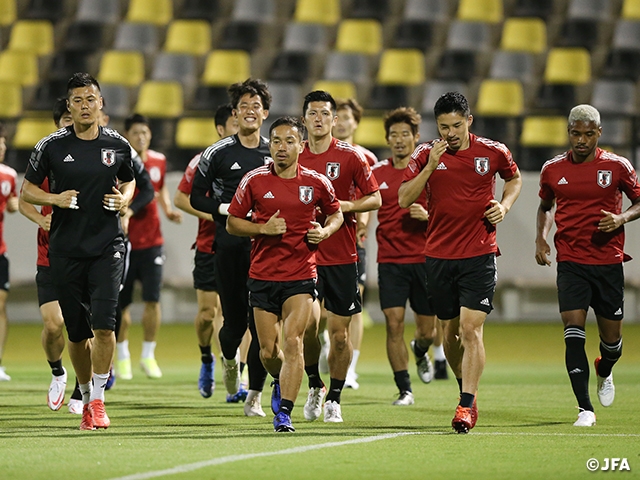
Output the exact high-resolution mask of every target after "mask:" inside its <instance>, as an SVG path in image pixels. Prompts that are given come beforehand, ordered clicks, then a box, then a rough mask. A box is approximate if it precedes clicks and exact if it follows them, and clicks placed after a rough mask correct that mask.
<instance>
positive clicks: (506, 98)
mask: <svg viewBox="0 0 640 480" xmlns="http://www.w3.org/2000/svg"><path fill="white" fill-rule="evenodd" d="M475 111H476V113H478V115H485V116H499V117H515V116H518V115H522V112H523V111H524V92H523V89H522V84H521V83H520V82H519V81H518V80H484V81H483V82H482V83H481V84H480V91H479V93H478V103H477V104H476V108H475Z"/></svg>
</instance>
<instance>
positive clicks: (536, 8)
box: [513, 0, 554, 20]
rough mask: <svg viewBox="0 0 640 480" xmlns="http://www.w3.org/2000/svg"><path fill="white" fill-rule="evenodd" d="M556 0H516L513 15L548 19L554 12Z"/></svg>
mask: <svg viewBox="0 0 640 480" xmlns="http://www.w3.org/2000/svg"><path fill="white" fill-rule="evenodd" d="M553 9H554V0H516V4H515V6H514V9H513V15H514V16H516V17H540V18H542V19H545V20H546V19H547V18H549V17H550V16H551V15H552V14H553Z"/></svg>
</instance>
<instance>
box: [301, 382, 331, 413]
mask: <svg viewBox="0 0 640 480" xmlns="http://www.w3.org/2000/svg"><path fill="white" fill-rule="evenodd" d="M326 393H327V387H325V386H323V387H322V388H310V389H309V395H307V401H306V402H305V404H304V408H303V409H302V410H303V412H304V419H305V420H308V421H310V422H313V421H314V420H317V419H318V418H319V417H320V414H321V413H322V401H323V400H324V396H325V395H326Z"/></svg>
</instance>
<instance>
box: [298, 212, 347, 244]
mask: <svg viewBox="0 0 640 480" xmlns="http://www.w3.org/2000/svg"><path fill="white" fill-rule="evenodd" d="M343 220H344V218H343V216H342V211H341V210H338V211H337V212H335V213H332V214H331V215H329V216H328V217H327V219H326V220H325V222H324V227H323V226H322V225H320V224H319V223H318V222H311V225H312V228H310V229H309V230H308V231H307V240H309V243H312V244H314V245H317V244H318V243H320V242H321V241H323V240H326V239H327V238H329V237H330V236H331V235H333V234H334V233H336V232H337V231H338V229H339V228H340V226H341V225H342V222H343Z"/></svg>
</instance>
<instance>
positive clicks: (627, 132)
mask: <svg viewBox="0 0 640 480" xmlns="http://www.w3.org/2000/svg"><path fill="white" fill-rule="evenodd" d="M600 121H601V124H602V135H601V136H600V138H599V139H598V144H599V145H606V146H611V147H618V148H619V147H630V146H631V131H632V128H633V126H632V122H631V119H630V118H629V117H627V116H620V115H602V116H601V118H600ZM602 148H605V147H602Z"/></svg>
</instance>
